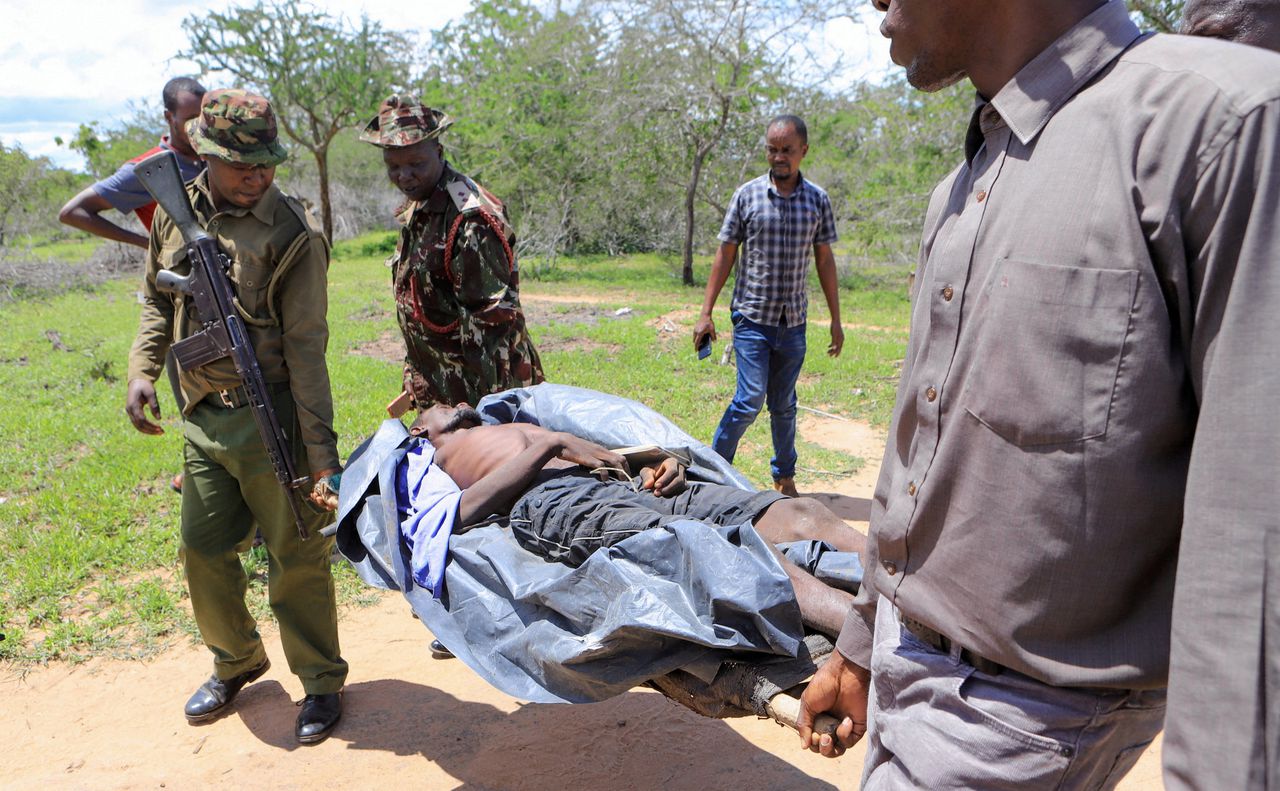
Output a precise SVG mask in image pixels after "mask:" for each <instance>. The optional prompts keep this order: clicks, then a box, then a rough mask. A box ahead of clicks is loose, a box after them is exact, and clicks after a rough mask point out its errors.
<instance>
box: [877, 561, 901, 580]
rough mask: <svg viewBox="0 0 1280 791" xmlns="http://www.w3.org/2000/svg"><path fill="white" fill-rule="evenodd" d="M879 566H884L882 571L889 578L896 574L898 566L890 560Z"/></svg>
mask: <svg viewBox="0 0 1280 791" xmlns="http://www.w3.org/2000/svg"><path fill="white" fill-rule="evenodd" d="M880 565H882V566H884V570H885V571H886V572H887V573H888V574H889V576H890V577H892V576H893V575H894V574H897V573H898V564H897V563H894V562H893V561H892V560H886V561H884V562H883V563H881V564H880Z"/></svg>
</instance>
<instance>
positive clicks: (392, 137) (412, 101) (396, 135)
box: [360, 93, 453, 148]
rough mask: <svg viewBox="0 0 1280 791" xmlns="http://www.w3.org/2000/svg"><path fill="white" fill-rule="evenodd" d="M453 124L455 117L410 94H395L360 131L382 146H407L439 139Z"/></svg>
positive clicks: (364, 136)
mask: <svg viewBox="0 0 1280 791" xmlns="http://www.w3.org/2000/svg"><path fill="white" fill-rule="evenodd" d="M452 125H453V119H452V118H450V117H449V116H447V115H445V114H444V113H442V112H440V111H439V110H432V109H431V108H430V107H427V106H426V105H425V104H423V103H421V102H419V101H418V100H417V99H416V98H415V97H413V96H410V95H409V94H407V93H393V94H391V95H390V96H388V97H387V98H386V99H383V101H382V104H381V105H379V107H378V114H377V115H375V116H374V117H373V120H372V121H370V122H369V123H368V124H367V125H366V126H365V128H364V131H363V132H361V133H360V139H361V140H363V141H364V142H366V143H372V144H374V145H375V146H379V147H381V148H403V147H404V146H411V145H413V144H414V143H420V142H422V141H423V140H435V139H436V138H438V137H440V133H441V132H443V131H444V130H446V129H448V128H449V127H450V126H452Z"/></svg>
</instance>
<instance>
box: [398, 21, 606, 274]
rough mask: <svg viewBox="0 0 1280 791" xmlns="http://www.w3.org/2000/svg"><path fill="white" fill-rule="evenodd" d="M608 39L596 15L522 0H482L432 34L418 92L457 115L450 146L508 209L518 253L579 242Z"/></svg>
mask: <svg viewBox="0 0 1280 791" xmlns="http://www.w3.org/2000/svg"><path fill="white" fill-rule="evenodd" d="M602 46H603V32H602V30H601V28H600V26H599V25H598V23H597V21H596V20H595V19H594V18H593V17H592V16H591V15H589V14H570V13H566V12H563V11H551V12H546V13H544V12H543V11H541V10H539V9H538V8H536V7H535V6H533V5H531V4H529V3H527V2H521V1H520V0H480V1H479V2H477V3H476V4H475V5H473V6H472V8H471V10H470V11H469V12H468V13H467V14H466V15H465V16H464V17H463V18H462V19H460V20H458V21H456V22H453V23H450V24H449V25H447V26H445V27H444V28H443V29H442V30H440V31H438V32H437V33H436V34H435V35H434V36H433V38H432V46H431V49H430V54H429V57H430V60H429V62H428V67H427V71H426V74H425V75H424V78H423V81H422V83H421V86H420V88H421V90H420V96H421V99H422V100H423V101H424V102H426V103H427V104H429V105H431V106H433V107H438V108H440V109H442V110H444V111H445V112H448V113H449V114H450V115H452V116H454V118H455V119H456V123H455V125H454V126H453V127H452V129H451V130H450V132H449V133H448V135H447V139H446V140H445V145H446V153H447V154H448V156H449V158H450V160H451V161H452V162H453V163H454V164H456V165H458V167H459V168H460V169H461V170H463V171H464V172H466V173H467V174H468V175H471V176H473V177H474V178H476V179H477V180H478V181H480V182H482V183H483V184H485V186H487V187H488V188H489V189H491V190H493V191H494V193H495V194H497V195H499V196H500V197H501V198H503V200H504V201H506V202H507V203H508V205H509V206H511V207H512V210H513V211H512V214H513V215H514V216H515V219H516V220H517V224H518V227H519V228H520V234H519V238H520V240H521V248H522V251H533V252H536V253H537V254H539V255H540V256H541V257H542V258H543V259H551V258H554V256H555V254H556V253H557V252H559V251H561V250H564V249H566V248H569V247H573V246H575V245H577V244H578V243H580V242H581V241H582V236H581V234H580V233H579V229H578V228H577V223H576V220H577V216H578V215H577V210H578V208H579V207H581V206H582V205H584V196H586V195H587V194H588V193H589V192H590V187H589V184H590V183H591V182H592V180H593V169H595V168H596V167H597V163H596V162H594V161H593V160H592V159H591V153H592V152H591V151H590V147H589V146H588V147H586V148H584V146H583V142H584V140H586V139H587V137H588V135H589V132H588V128H589V127H590V125H591V118H592V117H593V115H594V112H595V111H594V108H593V107H592V102H593V101H594V99H595V98H596V96H597V95H598V89H599V86H600V80H601V64H600V62H599V60H598V57H599V55H600V53H601V48H602ZM455 143H456V145H455Z"/></svg>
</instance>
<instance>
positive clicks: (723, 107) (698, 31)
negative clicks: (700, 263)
mask: <svg viewBox="0 0 1280 791" xmlns="http://www.w3.org/2000/svg"><path fill="white" fill-rule="evenodd" d="M623 7H624V8H625V9H626V10H625V11H620V10H619V11H617V13H619V15H620V17H621V18H623V19H624V20H625V27H626V29H625V31H624V33H623V36H622V38H621V40H622V42H623V44H622V46H621V47H620V49H619V63H620V64H623V63H625V67H626V69H627V70H628V72H629V73H630V74H631V79H632V83H633V91H635V92H636V95H637V96H639V97H644V98H643V99H642V100H641V101H639V102H637V104H639V105H640V106H641V107H642V108H643V110H644V114H645V116H646V117H647V118H649V119H650V120H651V121H656V122H658V123H661V124H662V125H663V128H664V130H665V131H666V132H667V133H668V136H669V137H670V138H671V140H670V142H669V143H668V144H669V145H670V144H678V145H679V148H680V151H681V154H682V158H683V165H684V167H685V168H686V169H687V170H686V174H685V176H684V177H683V179H682V182H683V196H682V205H683V209H684V240H683V244H682V248H683V249H682V252H683V266H682V271H681V276H682V279H683V280H684V282H685V284H687V285H693V251H694V240H695V232H696V219H697V207H698V205H699V203H700V201H701V200H705V198H704V197H703V196H704V195H705V193H704V191H703V178H704V176H705V173H706V171H707V168H708V166H709V165H710V164H711V163H712V161H713V160H714V158H715V157H716V155H717V153H718V152H719V151H720V149H721V147H722V146H723V145H725V144H726V141H729V140H733V141H735V142H737V143H739V144H741V143H744V142H746V141H753V142H757V143H758V141H759V140H761V139H763V122H764V120H765V119H766V118H767V117H768V115H770V114H771V111H772V110H778V109H782V106H781V101H782V98H783V97H784V96H785V95H786V94H787V89H790V88H794V87H797V86H796V83H798V82H800V81H801V80H800V76H799V70H798V69H796V68H794V66H795V61H796V53H797V52H799V51H800V50H801V48H802V45H803V43H804V42H805V41H806V40H807V38H808V37H809V36H810V35H811V29H812V27H813V26H814V25H816V24H818V23H819V22H821V21H822V20H823V18H824V16H825V14H826V11H825V9H824V7H823V6H821V5H818V4H816V3H811V2H807V0H642V1H641V2H628V3H626V4H625V5H624V6H623ZM615 9H616V7H615ZM787 77H790V79H787ZM755 148H756V152H757V153H755V155H754V156H755V157H756V158H757V159H758V158H759V156H760V154H759V153H758V151H759V146H758V145H757V146H756V147H755Z"/></svg>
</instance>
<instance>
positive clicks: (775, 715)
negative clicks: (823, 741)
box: [764, 692, 840, 734]
mask: <svg viewBox="0 0 1280 791" xmlns="http://www.w3.org/2000/svg"><path fill="white" fill-rule="evenodd" d="M764 710H765V712H767V713H768V715H769V716H770V717H771V718H772V719H773V721H774V722H776V723H778V724H779V725H785V726H787V727H788V728H790V729H792V730H793V731H799V730H800V728H799V726H797V725H796V722H797V721H798V720H799V719H800V699H799V698H793V697H791V696H790V695H788V694H787V693H785V692H779V693H778V694H777V695H774V696H773V697H772V698H769V702H768V703H766V704H765V707H764ZM839 725H840V720H837V719H836V718H835V717H832V716H831V715H830V714H819V715H818V716H817V717H814V718H813V732H814V733H819V734H822V733H830V734H835V732H836V728H837V727H839Z"/></svg>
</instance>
